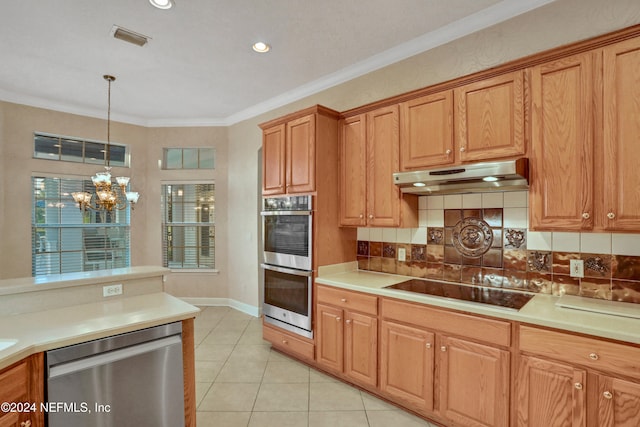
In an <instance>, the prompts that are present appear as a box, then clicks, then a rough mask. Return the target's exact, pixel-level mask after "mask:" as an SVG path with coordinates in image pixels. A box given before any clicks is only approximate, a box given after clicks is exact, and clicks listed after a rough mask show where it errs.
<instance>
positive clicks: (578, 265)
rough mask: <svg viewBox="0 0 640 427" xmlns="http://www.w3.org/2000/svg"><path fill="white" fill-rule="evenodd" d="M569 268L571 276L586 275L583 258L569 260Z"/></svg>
mask: <svg viewBox="0 0 640 427" xmlns="http://www.w3.org/2000/svg"><path fill="white" fill-rule="evenodd" d="M569 270H571V271H570V275H571V277H584V261H583V260H581V259H571V260H569Z"/></svg>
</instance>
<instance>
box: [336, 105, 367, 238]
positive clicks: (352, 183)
mask: <svg viewBox="0 0 640 427" xmlns="http://www.w3.org/2000/svg"><path fill="white" fill-rule="evenodd" d="M366 141H367V124H366V116H365V115H358V116H354V117H349V118H346V119H344V120H342V121H341V123H340V160H341V167H340V223H341V224H342V225H347V226H360V227H364V226H366V225H367V218H366V216H365V214H366V213H367V142H366Z"/></svg>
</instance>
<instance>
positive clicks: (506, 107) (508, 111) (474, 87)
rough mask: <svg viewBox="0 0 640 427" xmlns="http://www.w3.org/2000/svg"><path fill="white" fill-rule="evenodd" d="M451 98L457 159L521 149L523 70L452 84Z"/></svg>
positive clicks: (508, 154) (496, 155)
mask: <svg viewBox="0 0 640 427" xmlns="http://www.w3.org/2000/svg"><path fill="white" fill-rule="evenodd" d="M455 102H456V115H455V127H456V142H457V146H458V154H459V159H460V161H462V162H471V161H479V160H487V159H493V158H501V157H512V156H519V155H522V154H524V153H525V132H524V112H525V108H524V72H523V71H515V72H511V73H507V74H504V75H500V76H497V77H493V78H489V79H485V80H480V81H478V82H475V83H470V84H468V85H465V86H461V87H459V88H456V89H455Z"/></svg>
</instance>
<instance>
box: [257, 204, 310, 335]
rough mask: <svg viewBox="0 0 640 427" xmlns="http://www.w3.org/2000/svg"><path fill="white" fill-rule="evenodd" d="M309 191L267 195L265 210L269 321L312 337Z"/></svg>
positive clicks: (266, 312)
mask: <svg viewBox="0 0 640 427" xmlns="http://www.w3.org/2000/svg"><path fill="white" fill-rule="evenodd" d="M311 201H312V198H311V196H309V195H302V196H286V197H270V198H265V199H264V202H263V211H262V242H263V249H264V263H263V264H262V271H263V273H264V301H263V304H262V309H263V313H264V319H265V322H267V323H271V324H273V325H276V326H279V327H281V328H284V329H287V330H289V331H292V332H295V333H297V334H299V335H302V336H306V337H309V338H312V337H313V332H312V330H311V325H312V319H311V312H312V309H311V293H312V288H313V286H312V283H313V271H312V268H313V262H312V261H313V258H312V252H313V251H312V248H313V242H312V238H313V237H312V236H313V209H312V205H311V203H312V202H311Z"/></svg>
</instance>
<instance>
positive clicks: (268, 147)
mask: <svg viewBox="0 0 640 427" xmlns="http://www.w3.org/2000/svg"><path fill="white" fill-rule="evenodd" d="M315 161H316V141H315V115H314V114H309V115H306V116H304V117H300V118H297V119H293V120H291V121H289V122H287V123H284V124H278V125H276V126H273V127H271V128H267V129H264V130H263V134H262V194H263V195H276V194H295V193H309V192H313V191H315V189H316V181H315Z"/></svg>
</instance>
